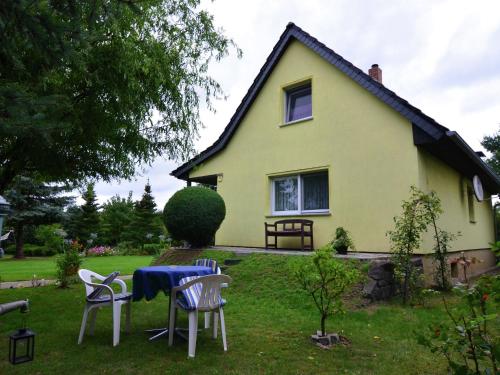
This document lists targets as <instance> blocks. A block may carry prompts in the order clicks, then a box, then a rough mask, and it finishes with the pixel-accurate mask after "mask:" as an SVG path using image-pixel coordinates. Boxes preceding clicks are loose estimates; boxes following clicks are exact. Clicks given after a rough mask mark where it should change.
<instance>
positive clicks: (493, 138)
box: [481, 131, 500, 176]
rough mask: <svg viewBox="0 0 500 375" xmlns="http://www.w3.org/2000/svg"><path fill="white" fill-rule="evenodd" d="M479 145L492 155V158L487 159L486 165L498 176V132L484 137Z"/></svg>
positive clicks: (499, 142)
mask: <svg viewBox="0 0 500 375" xmlns="http://www.w3.org/2000/svg"><path fill="white" fill-rule="evenodd" d="M481 144H482V145H483V147H484V148H485V149H486V150H488V151H489V152H491V153H492V156H491V157H490V158H488V159H487V163H488V165H489V166H490V167H491V168H492V169H493V170H494V171H495V172H496V174H497V175H499V176H500V131H497V132H496V133H495V134H493V135H490V136H486V137H484V138H483V141H482V142H481Z"/></svg>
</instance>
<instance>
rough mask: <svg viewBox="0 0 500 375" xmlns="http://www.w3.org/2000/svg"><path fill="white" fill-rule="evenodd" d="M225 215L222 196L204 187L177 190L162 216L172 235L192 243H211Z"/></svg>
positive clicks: (194, 244) (197, 245) (203, 244)
mask: <svg viewBox="0 0 500 375" xmlns="http://www.w3.org/2000/svg"><path fill="white" fill-rule="evenodd" d="M225 216H226V205H225V204H224V200H223V199H222V197H221V196H220V195H219V194H218V193H217V192H215V191H213V190H211V189H208V188H204V187H186V188H184V189H182V190H179V191H178V192H177V193H175V194H174V195H173V196H172V198H170V200H169V201H168V202H167V204H166V205H165V208H164V210H163V220H164V223H165V226H166V227H167V229H168V232H169V233H170V235H171V236H172V238H173V239H174V240H179V241H180V240H184V241H187V242H189V243H190V244H191V246H194V247H201V246H205V245H208V244H210V243H211V242H212V240H213V238H214V236H215V232H217V229H219V227H220V225H221V223H222V220H224V217H225Z"/></svg>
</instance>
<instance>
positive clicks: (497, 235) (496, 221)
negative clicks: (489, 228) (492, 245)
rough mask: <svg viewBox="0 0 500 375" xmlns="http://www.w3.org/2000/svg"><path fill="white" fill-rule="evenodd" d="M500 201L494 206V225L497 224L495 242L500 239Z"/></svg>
mask: <svg viewBox="0 0 500 375" xmlns="http://www.w3.org/2000/svg"><path fill="white" fill-rule="evenodd" d="M499 208H500V202H497V203H495V205H494V206H493V225H494V226H495V228H494V229H495V242H497V241H500V236H499V234H500V233H499V228H498V225H499V223H498V215H500V210H499Z"/></svg>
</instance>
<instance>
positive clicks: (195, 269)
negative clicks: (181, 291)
mask: <svg viewBox="0 0 500 375" xmlns="http://www.w3.org/2000/svg"><path fill="white" fill-rule="evenodd" d="M212 273H213V270H212V268H210V267H203V266H151V267H143V268H139V269H137V270H136V271H135V272H134V278H133V291H132V294H133V300H134V301H139V300H140V299H142V298H143V297H145V298H146V300H147V301H149V300H152V299H153V298H155V297H156V295H157V294H158V292H159V291H160V290H163V292H164V293H165V295H167V294H168V293H169V291H170V289H172V288H173V287H175V286H179V281H180V280H181V279H182V278H184V277H188V276H205V275H211V274H212Z"/></svg>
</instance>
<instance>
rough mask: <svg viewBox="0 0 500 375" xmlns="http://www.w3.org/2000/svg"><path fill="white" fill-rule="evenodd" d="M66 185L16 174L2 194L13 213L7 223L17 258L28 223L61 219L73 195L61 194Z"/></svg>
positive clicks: (21, 249) (66, 188) (21, 250)
mask: <svg viewBox="0 0 500 375" xmlns="http://www.w3.org/2000/svg"><path fill="white" fill-rule="evenodd" d="M67 191H68V187H65V186H56V185H46V184H44V183H41V182H39V181H38V180H36V179H33V178H29V177H24V176H17V177H16V178H15V179H14V181H13V183H12V185H11V187H10V189H9V190H7V191H6V192H5V198H6V199H7V200H8V201H9V202H10V204H11V209H12V213H11V215H10V216H9V219H8V220H9V225H11V226H13V227H14V231H15V232H14V233H15V238H16V255H15V257H16V258H24V253H23V245H24V227H25V226H27V225H40V224H50V223H54V222H57V221H60V220H61V218H62V215H63V209H64V207H65V206H66V205H68V204H69V203H71V202H72V201H73V199H74V198H73V197H69V196H61V195H60V194H61V193H63V192H67Z"/></svg>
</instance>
